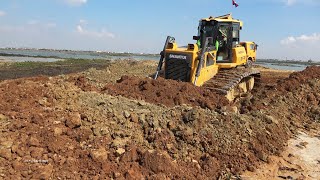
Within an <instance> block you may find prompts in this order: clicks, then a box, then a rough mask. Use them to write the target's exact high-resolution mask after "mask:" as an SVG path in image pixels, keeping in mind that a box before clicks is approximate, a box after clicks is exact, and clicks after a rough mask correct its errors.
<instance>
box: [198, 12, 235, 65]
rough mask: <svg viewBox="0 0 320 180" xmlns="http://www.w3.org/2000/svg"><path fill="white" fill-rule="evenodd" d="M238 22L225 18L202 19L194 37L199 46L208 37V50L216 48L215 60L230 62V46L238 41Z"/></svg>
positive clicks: (233, 45)
mask: <svg viewBox="0 0 320 180" xmlns="http://www.w3.org/2000/svg"><path fill="white" fill-rule="evenodd" d="M240 29H241V26H240V22H239V21H227V20H225V19H223V20H221V21H219V20H214V19H211V17H210V18H209V19H203V20H201V21H200V24H199V27H198V36H195V37H194V39H195V40H197V44H198V46H199V47H200V48H202V45H203V44H204V41H205V39H206V38H208V37H210V38H211V39H212V40H210V42H209V44H208V48H209V51H211V50H216V51H217V55H216V59H217V62H218V63H219V62H221V63H222V62H223V63H227V62H230V63H231V62H232V48H233V47H235V46H236V45H238V44H239V42H240Z"/></svg>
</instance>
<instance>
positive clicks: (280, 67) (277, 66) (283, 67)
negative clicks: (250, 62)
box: [256, 62, 307, 71]
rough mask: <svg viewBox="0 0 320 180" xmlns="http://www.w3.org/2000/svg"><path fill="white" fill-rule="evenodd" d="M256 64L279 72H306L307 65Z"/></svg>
mask: <svg viewBox="0 0 320 180" xmlns="http://www.w3.org/2000/svg"><path fill="white" fill-rule="evenodd" d="M256 64H258V65H261V66H264V67H267V68H272V69H278V70H292V71H302V70H304V69H305V68H306V67H307V65H301V64H280V63H279V64H276V63H266V62H257V63H256Z"/></svg>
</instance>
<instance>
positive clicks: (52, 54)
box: [0, 49, 159, 61]
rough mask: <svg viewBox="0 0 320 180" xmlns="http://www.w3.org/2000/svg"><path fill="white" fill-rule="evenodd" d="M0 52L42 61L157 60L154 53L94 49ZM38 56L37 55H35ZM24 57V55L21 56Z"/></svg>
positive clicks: (10, 58)
mask: <svg viewBox="0 0 320 180" xmlns="http://www.w3.org/2000/svg"><path fill="white" fill-rule="evenodd" d="M0 53H4V54H13V55H16V56H33V57H30V58H28V60H25V61H42V60H44V59H41V60H39V59H38V58H39V57H42V58H43V57H49V58H50V59H49V60H50V61H52V60H55V59H56V60H60V59H109V60H116V59H139V60H158V59H159V57H158V56H154V55H139V54H134V55H133V54H124V53H122V54H121V53H119V54H115V53H107V52H94V51H90V52H89V51H62V50H61V51H50V50H23V49H21V50H20V49H0ZM37 56H38V57H37ZM23 58H24V57H23ZM2 59H8V60H12V61H15V59H19V60H21V59H20V58H12V56H6V57H2Z"/></svg>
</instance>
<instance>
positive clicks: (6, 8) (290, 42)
mask: <svg viewBox="0 0 320 180" xmlns="http://www.w3.org/2000/svg"><path fill="white" fill-rule="evenodd" d="M236 1H237V3H238V4H239V6H238V7H237V8H235V7H234V6H232V0H196V1H195V0H161V1H160V0H158V1H157V0H1V1H0V47H28V48H52V49H70V50H99V51H113V52H136V53H159V52H160V51H161V50H162V48H163V45H164V42H165V39H166V36H167V35H171V36H173V37H175V38H176V41H177V43H178V45H179V46H184V45H186V44H188V43H195V41H194V40H192V36H193V35H197V27H198V23H199V20H200V19H201V18H205V17H209V16H220V15H224V14H228V13H232V15H233V17H234V18H236V19H240V20H242V21H243V23H244V26H243V29H242V31H241V41H254V42H256V43H257V44H258V45H259V48H258V55H257V56H258V58H272V59H274V58H277V59H288V60H310V59H311V60H314V61H320V23H319V22H320V0H236Z"/></svg>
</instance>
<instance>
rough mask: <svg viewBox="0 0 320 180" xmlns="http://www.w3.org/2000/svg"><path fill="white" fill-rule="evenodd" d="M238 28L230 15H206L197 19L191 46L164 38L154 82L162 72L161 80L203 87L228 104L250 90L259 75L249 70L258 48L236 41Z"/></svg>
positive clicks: (239, 24) (236, 21)
mask: <svg viewBox="0 0 320 180" xmlns="http://www.w3.org/2000/svg"><path fill="white" fill-rule="evenodd" d="M242 26H243V22H242V21H240V20H237V19H233V17H232V15H231V14H227V15H223V16H218V17H212V16H210V17H209V18H204V19H201V20H200V22H199V26H198V35H197V36H193V40H196V41H197V42H196V43H194V44H188V45H187V46H183V47H178V45H177V43H176V41H175V38H174V37H171V36H168V37H167V39H166V42H165V45H164V48H163V51H161V53H160V55H161V57H160V61H159V64H158V67H157V71H156V73H155V77H154V79H157V78H158V76H159V73H162V76H163V77H164V78H165V79H173V80H177V81H182V82H190V83H193V84H194V85H196V86H203V87H205V88H207V89H209V90H213V91H216V92H218V93H222V94H224V95H225V96H226V97H227V99H229V100H230V101H233V100H234V99H235V98H237V97H239V96H241V95H243V94H245V93H247V92H248V91H251V90H252V89H253V87H254V84H255V82H256V83H257V82H259V80H260V72H259V71H258V70H256V69H254V68H253V63H254V62H255V61H256V51H257V47H258V45H257V44H256V43H254V42H240V30H241V29H242ZM162 67H164V68H163V69H162Z"/></svg>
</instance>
